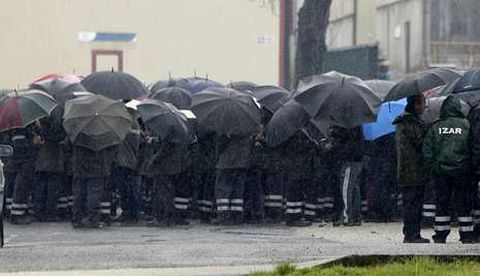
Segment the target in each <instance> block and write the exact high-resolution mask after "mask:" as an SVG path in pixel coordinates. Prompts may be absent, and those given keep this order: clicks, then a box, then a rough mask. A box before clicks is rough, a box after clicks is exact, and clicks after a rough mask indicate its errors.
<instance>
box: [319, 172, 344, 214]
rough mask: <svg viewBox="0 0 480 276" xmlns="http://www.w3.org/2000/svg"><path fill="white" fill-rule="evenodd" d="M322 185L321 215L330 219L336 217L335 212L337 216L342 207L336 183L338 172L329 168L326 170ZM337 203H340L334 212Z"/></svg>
mask: <svg viewBox="0 0 480 276" xmlns="http://www.w3.org/2000/svg"><path fill="white" fill-rule="evenodd" d="M323 186H324V195H323V212H324V215H323V217H324V219H325V220H326V221H332V220H335V219H336V216H337V214H338V216H339V215H340V214H341V210H342V208H343V202H342V196H341V191H340V186H339V185H338V174H336V173H335V172H334V171H331V170H329V171H327V173H326V175H325V178H324V180H323ZM337 205H340V206H339V207H340V208H338V209H339V210H340V211H338V213H337V212H335V211H336V208H335V206H337Z"/></svg>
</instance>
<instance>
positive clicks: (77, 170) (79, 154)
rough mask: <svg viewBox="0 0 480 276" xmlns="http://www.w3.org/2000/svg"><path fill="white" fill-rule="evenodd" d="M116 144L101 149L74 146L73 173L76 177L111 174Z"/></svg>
mask: <svg viewBox="0 0 480 276" xmlns="http://www.w3.org/2000/svg"><path fill="white" fill-rule="evenodd" d="M115 152H116V146H113V147H108V148H106V149H103V150H100V151H93V150H91V149H88V148H85V147H81V146H75V145H74V146H73V174H74V176H75V177H107V176H110V173H111V169H112V162H113V159H114V157H115Z"/></svg>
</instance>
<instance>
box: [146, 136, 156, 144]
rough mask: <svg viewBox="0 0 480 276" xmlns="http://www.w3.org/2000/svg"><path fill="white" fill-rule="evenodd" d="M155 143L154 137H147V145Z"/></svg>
mask: <svg viewBox="0 0 480 276" xmlns="http://www.w3.org/2000/svg"><path fill="white" fill-rule="evenodd" d="M154 141H155V138H154V137H147V144H152V143H153V142H154Z"/></svg>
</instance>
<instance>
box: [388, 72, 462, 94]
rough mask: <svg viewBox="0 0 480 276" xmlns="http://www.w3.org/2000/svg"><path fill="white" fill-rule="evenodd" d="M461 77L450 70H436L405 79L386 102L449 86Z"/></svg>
mask: <svg viewBox="0 0 480 276" xmlns="http://www.w3.org/2000/svg"><path fill="white" fill-rule="evenodd" d="M459 77H461V75H460V73H458V72H457V71H454V70H452V69H448V68H435V69H430V70H426V71H422V72H418V73H416V74H413V75H409V76H407V77H405V78H404V79H403V80H402V81H400V82H399V83H397V84H396V85H395V86H394V87H393V88H392V89H391V90H390V92H389V93H388V94H387V96H386V97H385V99H384V101H385V102H389V101H396V100H400V99H402V98H405V97H408V96H413V95H419V94H420V93H423V92H425V91H427V90H429V89H432V88H434V87H437V86H440V85H444V84H447V83H449V82H452V81H454V80H456V79H458V78H459Z"/></svg>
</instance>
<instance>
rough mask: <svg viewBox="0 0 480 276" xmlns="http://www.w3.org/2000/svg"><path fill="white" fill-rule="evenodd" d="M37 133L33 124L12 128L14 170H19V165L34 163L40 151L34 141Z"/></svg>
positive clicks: (12, 162) (12, 161)
mask: <svg viewBox="0 0 480 276" xmlns="http://www.w3.org/2000/svg"><path fill="white" fill-rule="evenodd" d="M35 135H36V132H35V130H34V127H33V126H29V127H27V128H18V129H13V130H11V132H10V141H11V145H12V146H13V156H12V159H11V164H12V166H13V168H14V170H18V169H19V166H21V165H23V164H25V163H30V164H32V165H34V163H35V160H36V158H37V152H38V146H37V145H35V144H34V143H33V137H34V136H35Z"/></svg>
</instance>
